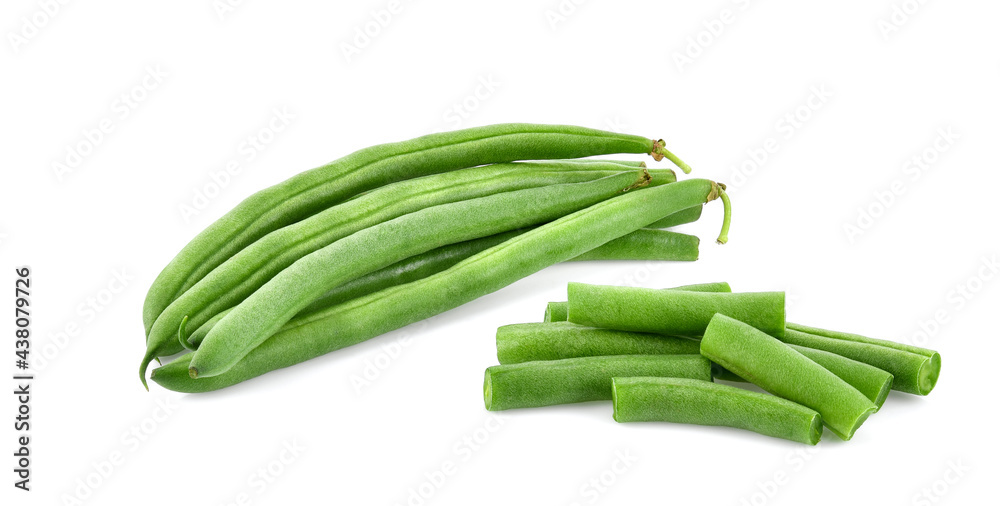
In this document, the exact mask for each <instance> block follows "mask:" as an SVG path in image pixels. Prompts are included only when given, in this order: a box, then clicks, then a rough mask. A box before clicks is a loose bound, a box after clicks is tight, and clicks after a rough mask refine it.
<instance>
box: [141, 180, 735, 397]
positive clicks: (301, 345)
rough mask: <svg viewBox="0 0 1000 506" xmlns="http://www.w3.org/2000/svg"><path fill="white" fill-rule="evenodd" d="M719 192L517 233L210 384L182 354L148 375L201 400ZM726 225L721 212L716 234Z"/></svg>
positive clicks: (347, 306)
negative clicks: (201, 395)
mask: <svg viewBox="0 0 1000 506" xmlns="http://www.w3.org/2000/svg"><path fill="white" fill-rule="evenodd" d="M721 192H722V190H721V188H720V187H719V186H718V185H717V184H716V183H713V182H711V181H707V180H704V179H690V180H687V181H681V182H678V183H674V184H669V185H664V186H659V187H656V188H650V189H648V190H643V191H638V192H629V193H626V194H624V195H621V196H618V197H615V198H613V199H610V200H606V201H604V202H601V203H599V204H595V205H593V206H591V207H589V208H587V209H583V210H581V211H577V212H575V213H573V214H570V215H568V216H565V217H563V218H560V219H558V220H556V221H554V222H551V223H548V224H545V225H543V226H541V227H538V228H536V229H534V230H530V231H528V232H525V233H524V234H521V235H519V236H517V237H515V238H513V239H510V240H508V241H506V242H504V243H502V244H500V245H497V246H494V247H492V248H490V249H488V250H485V251H483V252H481V253H478V254H476V255H474V256H472V257H469V258H468V259H466V260H463V261H462V262H459V263H458V264H457V265H455V266H454V267H451V268H450V269H447V270H445V271H443V272H440V273H438V274H434V275H432V276H430V277H427V278H424V279H422V280H419V281H414V282H411V283H407V284H403V285H398V286H394V287H392V288H388V289H385V290H382V291H380V292H376V293H373V294H371V295H367V296H365V297H360V298H357V299H352V300H350V301H348V302H345V303H343V304H339V305H337V306H334V307H331V308H329V309H327V310H324V311H321V312H319V313H315V314H312V315H309V316H307V317H304V318H302V319H295V320H293V321H290V322H288V323H287V324H285V325H284V326H283V327H282V329H281V331H280V332H278V333H276V334H275V335H273V336H271V337H270V338H268V339H267V340H266V341H264V342H263V343H262V344H261V345H260V346H258V347H256V348H254V349H253V350H252V351H251V352H250V353H249V354H247V356H246V357H244V358H243V360H241V361H239V362H238V363H237V364H236V365H235V366H233V367H232V368H231V369H229V371H227V372H225V373H223V374H220V375H218V376H214V377H208V378H199V379H192V378H191V377H190V376H189V374H188V369H189V366H190V361H191V358H190V357H192V356H193V355H194V354H190V353H189V354H187V355H184V356H182V357H180V358H178V359H176V360H174V361H173V362H170V363H169V364H167V365H165V366H163V367H160V368H158V369H156V370H155V371H154V374H153V380H154V381H156V382H157V383H158V384H160V385H161V386H163V387H165V388H169V389H171V390H175V391H180V392H208V391H212V390H218V389H220V388H224V387H227V386H230V385H234V384H236V383H240V382H242V381H246V380H248V379H250V378H254V377H257V376H260V375H262V374H265V373H267V372H269V371H273V370H276V369H281V368H283V367H288V366H291V365H294V364H297V363H300V362H304V361H306V360H309V359H311V358H315V357H318V356H320V355H323V354H325V353H329V352H331V351H334V350H338V349H341V348H345V347H347V346H350V345H353V344H357V343H359V342H362V341H365V340H367V339H371V338H373V337H375V336H378V335H381V334H384V333H386V332H389V331H392V330H395V329H398V328H400V327H404V326H406V325H409V324H411V323H414V322H417V321H420V320H423V319H426V318H430V317H431V316H434V315H437V314H440V313H443V312H445V311H448V310H450V309H453V308H456V307H458V306H461V305H462V304H465V303H467V302H470V301H472V300H475V299H477V298H479V297H482V296H483V295H486V294H489V293H492V292H495V291H497V290H499V289H501V288H503V287H505V286H507V285H509V284H511V283H513V282H515V281H517V280H519V279H521V278H524V277H526V276H528V275H530V274H533V273H535V272H538V271H539V270H541V269H544V268H545V267H547V266H549V265H553V264H556V263H559V262H563V261H566V260H568V259H570V258H573V257H575V256H578V255H580V254H582V253H584V252H586V251H589V250H591V249H593V248H595V247H597V246H600V245H601V244H604V243H606V242H608V241H610V240H612V239H615V238H617V237H621V236H622V235H624V234H627V233H629V232H631V231H633V230H638V229H640V228H642V227H644V226H646V225H648V224H650V223H652V222H654V221H656V220H659V219H661V218H663V217H664V216H667V215H669V214H671V213H673V212H676V211H678V210H680V209H684V208H687V207H691V206H693V205H695V204H698V203H699V202H701V203H704V202H709V201H712V200H714V199H716V198H718V197H719V195H720V193H721ZM729 219H730V209H729V208H728V207H726V208H725V213H724V217H723V229H725V228H726V227H727V226H728V222H729Z"/></svg>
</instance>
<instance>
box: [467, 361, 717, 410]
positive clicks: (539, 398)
mask: <svg viewBox="0 0 1000 506" xmlns="http://www.w3.org/2000/svg"><path fill="white" fill-rule="evenodd" d="M615 376H670V377H680V378H691V379H697V380H702V381H711V379H712V372H711V365H709V363H708V360H705V358H704V357H702V356H700V355H621V356H617V357H582V358H567V359H564V360H545V361H540V362H522V363H520V364H504V365H495V366H493V367H489V368H487V369H486V378H485V381H484V382H483V398H484V400H485V401H486V409H488V410H490V411H500V410H504V409H514V408H535V407H540V406H552V405H555V404H570V403H574V402H584V401H599V400H610V399H611V378H613V377H615Z"/></svg>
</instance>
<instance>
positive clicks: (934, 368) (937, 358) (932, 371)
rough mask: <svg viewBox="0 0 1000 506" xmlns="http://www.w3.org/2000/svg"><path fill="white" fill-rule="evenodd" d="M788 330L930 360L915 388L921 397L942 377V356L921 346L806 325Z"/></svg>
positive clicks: (788, 324)
mask: <svg viewBox="0 0 1000 506" xmlns="http://www.w3.org/2000/svg"><path fill="white" fill-rule="evenodd" d="M786 328H789V329H792V330H796V331H799V332H804V333H806V334H813V335H817V336H821V337H828V338H830V339H839V340H841V341H851V342H855V343H864V344H871V345H875V346H882V347H885V348H891V349H894V350H900V351H905V352H908V353H913V354H916V355H922V356H924V357H927V358H929V359H930V361H929V362H927V365H926V366H925V368H924V369H923V370H922V371H921V373H920V374H919V375H918V376H917V377H918V380H917V382H916V387H915V388H913V390H914V391H913V392H910V393H919V392H924V393H923V394H921V395H927V394H929V393H930V392H931V390H933V389H934V386H935V385H937V380H938V377H939V376H940V375H941V354H940V353H938V352H936V351H934V350H928V349H927V348H921V347H919V346H912V345H909V344H903V343H897V342H895V341H887V340H885V339H874V338H871V337H865V336H859V335H858V334H849V333H847V332H837V331H834V330H825V329H818V328H816V327H807V326H805V325H800V324H798V323H791V322H789V323H787V324H786Z"/></svg>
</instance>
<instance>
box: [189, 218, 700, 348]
mask: <svg viewBox="0 0 1000 506" xmlns="http://www.w3.org/2000/svg"><path fill="white" fill-rule="evenodd" d="M525 231H526V230H525V229H522V230H515V231H512V232H505V233H503V234H497V235H492V236H489V237H484V238H482V239H474V240H472V241H465V242H462V243H458V244H452V245H449V246H444V247H441V248H437V249H435V250H432V251H428V252H427V253H423V254H420V255H416V256H413V257H410V258H407V259H406V260H402V261H400V262H397V263H395V264H393V265H390V266H389V267H386V268H385V269H380V270H378V271H375V272H373V273H371V274H367V275H365V276H362V277H360V278H358V279H355V280H353V281H350V282H347V283H345V284H343V285H341V286H338V287H337V288H334V289H333V290H330V291H329V292H327V293H325V294H323V296H322V297H320V298H319V299H317V300H316V301H315V302H313V303H312V304H310V305H309V306H307V307H306V308H305V309H303V310H302V311H299V313H298V314H297V315H296V318H298V317H300V316H303V315H307V314H310V313H314V312H316V311H319V310H322V309H326V308H328V307H330V306H334V305H336V304H340V303H342V302H345V301H348V300H350V299H354V298H357V297H361V296H364V295H368V294H370V293H375V292H377V291H379V290H384V289H386V288H389V287H391V286H396V285H400V284H403V283H409V282H411V281H416V280H418V279H423V278H425V277H427V276H430V275H431V274H436V273H438V272H441V271H443V270H445V269H447V268H449V267H451V266H452V265H455V264H457V263H458V262H460V261H461V260H464V259H465V258H468V257H469V256H472V255H474V254H475V253H478V252H480V251H482V250H484V249H486V248H489V247H491V246H495V245H497V244H499V243H501V242H503V241H505V240H507V239H509V238H511V237H514V236H516V235H518V234H521V233H524V232H525ZM648 232H650V230H647V229H639V230H636V231H634V232H632V233H630V234H627V235H625V236H622V237H619V238H617V239H615V240H613V241H611V242H608V243H607V244H603V245H601V246H598V247H596V248H594V249H592V250H590V251H588V252H586V253H584V254H583V255H582V256H585V257H586V259H587V260H626V259H642V260H664V259H666V258H670V257H674V256H676V257H680V256H684V255H685V254H686V253H685V248H686V246H684V245H682V246H680V247H679V248H680V251H678V252H676V253H671V250H670V248H672V247H674V246H673V245H674V244H675V243H674V242H673V241H667V242H656V241H650V240H649V238H648ZM579 259H580V257H577V258H574V259H571V260H570V261H574V260H579ZM229 311H230V309H226V310H223V311H221V312H220V313H219V314H217V315H215V316H214V317H212V319H210V320H209V321H207V322H205V323H204V324H203V325H202V326H201V327H198V329H197V330H196V331H194V332H193V333H192V334H191V336H190V338H189V341H190V343H191V344H193V345H194V348H196V347H197V345H198V344H199V343H201V341H202V340H203V339H204V338H205V336H206V335H207V334H208V331H209V330H211V329H212V327H214V326H215V324H216V323H218V321H219V320H221V319H222V318H223V317H224V316H225V315H227V314H229Z"/></svg>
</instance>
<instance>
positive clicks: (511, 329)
mask: <svg viewBox="0 0 1000 506" xmlns="http://www.w3.org/2000/svg"><path fill="white" fill-rule="evenodd" d="M698 350H699V344H698V341H696V340H694V339H688V338H684V337H673V336H664V335H660V334H643V333H639V332H627V331H622V330H608V329H598V328H594V327H584V326H582V325H577V324H575V323H569V322H553V323H518V324H514V325H504V326H503V327H500V328H498V329H497V359H498V360H499V361H500V363H501V364H517V363H520V362H533V361H538V360H559V359H564V358H577V357H596V356H602V355H687V354H695V355H697V354H698V353H699V351H698Z"/></svg>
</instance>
